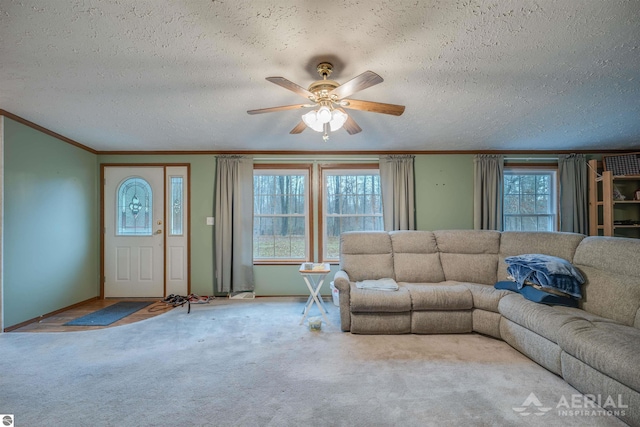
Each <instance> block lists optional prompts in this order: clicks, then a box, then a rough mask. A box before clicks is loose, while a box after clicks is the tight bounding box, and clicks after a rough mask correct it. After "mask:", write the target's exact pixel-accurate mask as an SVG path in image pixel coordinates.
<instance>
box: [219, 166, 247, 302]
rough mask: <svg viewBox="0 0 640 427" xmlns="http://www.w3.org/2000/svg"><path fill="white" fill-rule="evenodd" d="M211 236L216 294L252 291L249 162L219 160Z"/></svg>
mask: <svg viewBox="0 0 640 427" xmlns="http://www.w3.org/2000/svg"><path fill="white" fill-rule="evenodd" d="M215 204H216V207H215V215H216V216H215V218H216V220H215V221H216V223H215V227H214V236H215V244H216V254H215V271H216V272H215V274H216V281H217V291H218V292H230V293H231V292H243V291H253V290H254V288H255V287H254V281H253V159H252V158H251V157H248V156H219V157H218V158H217V167H216V194H215Z"/></svg>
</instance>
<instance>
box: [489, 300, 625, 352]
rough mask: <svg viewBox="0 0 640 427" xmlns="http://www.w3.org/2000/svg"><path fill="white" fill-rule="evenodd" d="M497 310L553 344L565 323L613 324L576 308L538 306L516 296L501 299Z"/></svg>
mask: <svg viewBox="0 0 640 427" xmlns="http://www.w3.org/2000/svg"><path fill="white" fill-rule="evenodd" d="M498 310H499V311H500V314H502V315H503V316H504V317H506V318H507V319H509V320H511V321H512V322H514V323H517V324H518V325H520V326H523V327H524V328H526V329H529V330H531V331H533V332H535V333H537V334H538V335H541V336H543V337H545V338H546V339H548V340H549V341H552V342H554V343H557V342H558V330H559V329H560V327H561V326H563V325H564V324H566V323H569V322H573V321H576V320H583V319H587V320H596V321H603V322H611V323H613V322H612V321H611V320H608V319H604V318H602V317H599V316H595V315H592V314H589V313H587V312H585V311H584V310H580V309H578V308H571V307H560V306H549V305H544V304H538V303H535V302H532V301H529V300H527V299H525V298H523V296H522V295H518V294H511V295H507V296H505V297H503V298H502V299H501V300H500V302H499V303H498Z"/></svg>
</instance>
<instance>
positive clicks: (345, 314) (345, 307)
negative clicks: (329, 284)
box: [333, 270, 351, 332]
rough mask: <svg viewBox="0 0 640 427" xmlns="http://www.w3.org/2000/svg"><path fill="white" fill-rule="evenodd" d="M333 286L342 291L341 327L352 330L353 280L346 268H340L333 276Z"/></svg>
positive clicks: (345, 330) (344, 329)
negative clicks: (350, 278)
mask: <svg viewBox="0 0 640 427" xmlns="http://www.w3.org/2000/svg"><path fill="white" fill-rule="evenodd" d="M333 286H335V287H336V289H338V292H339V293H340V298H339V299H340V328H341V329H342V330H343V331H344V332H347V331H349V330H351V311H350V307H351V281H350V280H349V275H348V274H347V272H346V271H344V270H339V271H337V272H336V274H335V276H333Z"/></svg>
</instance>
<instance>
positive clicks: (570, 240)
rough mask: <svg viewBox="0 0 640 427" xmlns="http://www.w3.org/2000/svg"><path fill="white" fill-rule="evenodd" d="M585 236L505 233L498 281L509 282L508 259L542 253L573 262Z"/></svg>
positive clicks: (544, 232)
mask: <svg viewBox="0 0 640 427" xmlns="http://www.w3.org/2000/svg"><path fill="white" fill-rule="evenodd" d="M584 237H585V236H584V235H583V234H576V233H558V232H550V231H503V232H502V236H501V237H500V262H499V265H498V278H497V280H496V281H498V280H507V276H508V274H507V264H506V263H505V262H504V259H505V258H506V257H510V256H515V255H522V254H531V253H541V254H547V255H552V256H555V257H558V258H563V259H566V260H569V261H573V256H574V254H575V252H576V248H577V247H578V245H579V244H580V242H581V241H582V239H584ZM574 262H575V261H574Z"/></svg>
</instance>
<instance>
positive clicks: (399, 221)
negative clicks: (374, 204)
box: [380, 155, 416, 231]
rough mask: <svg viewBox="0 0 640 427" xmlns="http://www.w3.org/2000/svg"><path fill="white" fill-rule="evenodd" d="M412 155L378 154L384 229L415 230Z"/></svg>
mask: <svg viewBox="0 0 640 427" xmlns="http://www.w3.org/2000/svg"><path fill="white" fill-rule="evenodd" d="M413 159H414V156H411V155H402V156H380V187H381V190H382V209H383V219H384V229H385V230H386V231H392V230H415V229H416V219H415V218H416V215H415V209H416V208H415V196H414V194H415V188H414V178H413Z"/></svg>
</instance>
